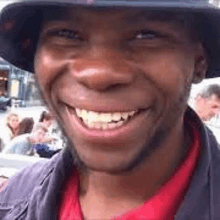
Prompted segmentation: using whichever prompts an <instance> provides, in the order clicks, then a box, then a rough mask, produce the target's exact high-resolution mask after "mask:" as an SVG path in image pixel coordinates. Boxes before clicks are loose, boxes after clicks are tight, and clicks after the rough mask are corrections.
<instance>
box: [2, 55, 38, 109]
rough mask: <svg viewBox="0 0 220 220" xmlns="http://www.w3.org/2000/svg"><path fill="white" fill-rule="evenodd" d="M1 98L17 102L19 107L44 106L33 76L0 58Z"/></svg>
mask: <svg viewBox="0 0 220 220" xmlns="http://www.w3.org/2000/svg"><path fill="white" fill-rule="evenodd" d="M0 96H4V97H10V98H12V99H13V100H16V102H17V103H18V105H19V106H33V105H37V106H39V105H42V101H41V97H40V94H39V90H38V88H37V86H36V81H35V77H34V75H33V74H31V73H29V72H27V71H24V70H21V69H18V68H16V67H14V66H12V65H10V64H8V63H7V62H6V61H5V60H3V59H2V58H0Z"/></svg>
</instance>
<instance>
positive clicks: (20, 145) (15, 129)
mask: <svg viewBox="0 0 220 220" xmlns="http://www.w3.org/2000/svg"><path fill="white" fill-rule="evenodd" d="M0 130H1V132H0V140H1V141H0V152H2V153H7V154H23V155H29V156H33V155H35V156H40V157H47V158H49V157H52V156H53V155H54V154H56V153H57V152H59V151H60V149H61V148H62V147H63V144H64V141H63V135H62V132H61V131H60V129H59V127H58V125H57V123H56V122H55V118H54V116H53V115H52V114H51V113H50V112H49V111H47V110H44V111H42V112H41V114H40V116H39V121H38V122H36V123H34V119H33V118H32V117H24V118H23V119H22V117H21V116H20V115H19V114H17V113H15V112H10V113H8V115H7V116H6V117H5V123H4V125H3V126H1V127H0ZM57 143H59V144H57ZM54 145H56V149H54Z"/></svg>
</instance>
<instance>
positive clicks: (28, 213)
mask: <svg viewBox="0 0 220 220" xmlns="http://www.w3.org/2000/svg"><path fill="white" fill-rule="evenodd" d="M187 115H188V117H190V118H191V120H193V121H194V122H195V124H196V126H197V129H199V130H200V132H201V137H202V140H201V144H202V146H201V147H202V151H201V158H200V161H199V164H198V166H197V169H196V171H195V173H194V176H193V179H192V181H191V184H190V187H189V190H188V192H187V194H186V195H185V199H184V201H183V202H182V204H181V205H180V207H179V210H178V211H177V214H176V216H175V219H176V220H220V151H219V148H218V144H217V142H216V140H215V138H214V136H213V134H212V132H211V131H210V130H208V129H207V128H206V127H204V125H203V124H202V122H201V121H200V119H199V118H198V117H197V116H196V114H195V113H194V112H193V111H192V110H190V109H188V111H187ZM71 166H72V156H71V153H70V151H69V150H68V149H65V150H63V151H62V152H61V153H59V154H58V155H56V156H54V157H53V158H52V159H51V160H49V161H47V162H39V163H37V164H34V165H33V166H31V167H28V168H25V169H24V170H23V171H22V172H20V173H18V174H16V175H15V176H13V177H12V178H10V180H9V183H8V185H7V186H6V187H5V188H4V189H3V191H2V192H1V193H0V220H55V219H56V216H57V204H58V201H59V198H60V187H61V184H62V182H63V180H64V179H65V178H66V176H67V175H68V172H69V171H70V170H71V169H70V168H71Z"/></svg>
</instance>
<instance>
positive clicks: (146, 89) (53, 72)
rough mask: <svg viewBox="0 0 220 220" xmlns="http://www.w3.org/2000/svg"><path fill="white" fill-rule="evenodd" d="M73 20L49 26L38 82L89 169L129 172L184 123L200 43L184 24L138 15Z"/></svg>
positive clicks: (74, 14) (81, 12) (38, 60)
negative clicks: (192, 37) (194, 41)
mask: <svg viewBox="0 0 220 220" xmlns="http://www.w3.org/2000/svg"><path fill="white" fill-rule="evenodd" d="M66 14H68V12H66ZM68 15H69V16H66V18H65V19H63V20H51V21H47V22H45V23H44V25H43V28H42V31H41V34H40V40H39V44H38V48H37V52H36V56H35V72H36V75H37V79H38V83H39V85H40V88H41V91H42V93H43V95H44V97H45V100H46V101H47V103H48V104H49V105H50V106H51V107H52V108H53V109H54V111H55V112H56V113H57V115H58V117H59V120H60V123H61V125H62V126H63V127H64V129H65V131H66V133H67V134H68V136H69V138H70V139H71V141H72V142H73V143H74V147H73V146H72V148H74V151H76V152H77V154H78V156H79V157H80V159H81V160H82V161H83V162H84V163H85V164H86V165H87V166H88V167H90V168H92V169H95V170H103V171H109V172H120V171H122V170H126V169H128V168H131V167H132V166H134V164H138V163H139V162H140V161H141V162H142V161H144V160H145V159H146V157H147V156H150V155H151V154H152V153H153V149H154V148H157V147H159V146H162V145H163V143H162V142H163V140H164V139H165V138H166V137H167V136H168V135H169V134H170V132H171V130H174V129H177V127H180V125H182V123H183V122H182V118H183V114H184V111H185V109H186V102H187V98H188V94H189V90H190V86H191V82H192V80H193V77H194V75H193V74H194V72H195V69H196V68H197V67H196V65H197V58H198V54H197V49H195V48H197V47H196V46H197V45H195V44H194V43H192V41H191V40H190V38H189V33H188V32H187V31H185V30H184V29H183V28H182V27H179V26H176V25H173V24H172V23H170V22H162V21H151V20H148V19H146V17H145V16H144V15H143V13H142V12H141V11H139V10H104V11H102V10H94V9H93V10H89V9H84V8H78V9H77V10H74V9H72V10H71V13H69V14H68ZM168 153H169V152H168ZM141 158H142V159H141Z"/></svg>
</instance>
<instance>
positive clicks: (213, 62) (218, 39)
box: [0, 0, 220, 78]
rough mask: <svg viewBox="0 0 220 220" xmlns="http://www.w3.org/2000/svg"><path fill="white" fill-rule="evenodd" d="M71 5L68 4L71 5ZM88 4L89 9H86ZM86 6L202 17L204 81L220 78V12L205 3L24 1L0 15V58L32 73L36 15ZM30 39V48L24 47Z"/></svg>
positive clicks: (9, 7) (81, 0)
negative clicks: (205, 57) (48, 9)
mask: <svg viewBox="0 0 220 220" xmlns="http://www.w3.org/2000/svg"><path fill="white" fill-rule="evenodd" d="M70 2H71V3H70ZM88 4H89V6H88ZM70 5H73V6H88V7H106V6H107V7H126V8H127V7H132V8H134V7H137V8H141V9H151V10H154V9H156V10H158V9H163V10H172V11H176V12H177V13H178V11H187V12H188V11H189V12H192V13H202V14H203V15H204V19H203V21H198V22H203V29H204V38H205V42H204V47H205V49H206V52H207V54H208V57H209V66H208V71H207V73H206V78H213V77H220V10H219V9H217V8H214V7H212V6H210V5H207V4H202V3H201V4H199V3H198V4H196V5H195V4H191V3H188V4H187V3H178V4H177V3H176V4H174V3H172V4H171V3H170V4H168V3H164V2H160V1H152V2H146V1H95V2H93V3H91V2H90V3H88V1H87V0H76V1H75V2H74V3H73V0H64V1H63V0H62V1H61V0H54V1H42V0H38V1H37V0H36V1H31V2H29V1H27V2H20V3H14V4H11V5H8V6H7V7H5V8H4V9H3V10H2V12H1V14H0V56H1V57H2V58H3V59H5V60H6V61H8V62H9V63H11V64H12V65H14V66H16V67H18V68H21V69H23V70H26V71H29V72H34V68H33V62H34V54H35V46H36V45H35V44H36V41H37V38H38V34H39V29H40V22H39V20H40V19H39V15H40V14H41V12H42V10H44V9H45V7H47V6H49V7H51V6H70ZM25 35H27V37H26V40H27V39H30V38H31V40H33V39H34V40H33V41H31V43H32V45H30V42H29V45H28V46H25V45H26V44H27V42H24V36H25Z"/></svg>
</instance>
